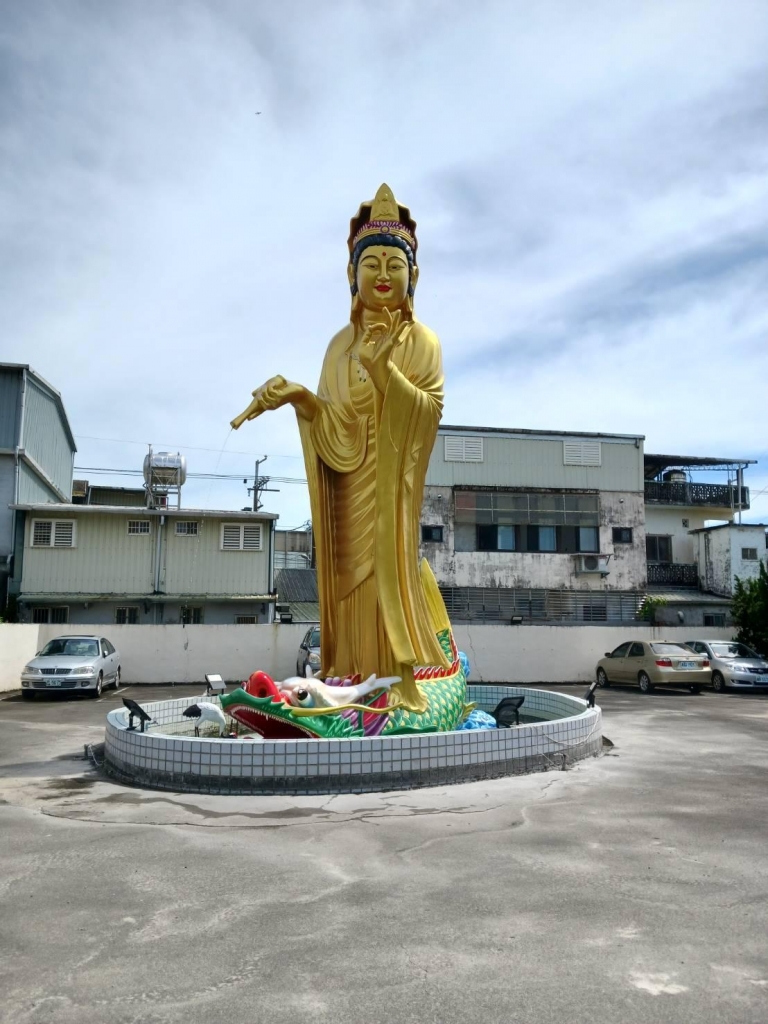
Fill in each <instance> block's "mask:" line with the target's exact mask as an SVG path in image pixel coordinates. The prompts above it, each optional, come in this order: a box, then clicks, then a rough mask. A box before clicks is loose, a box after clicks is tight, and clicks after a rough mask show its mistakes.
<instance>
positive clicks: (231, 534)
mask: <svg viewBox="0 0 768 1024" xmlns="http://www.w3.org/2000/svg"><path fill="white" fill-rule="evenodd" d="M221 550H222V551H261V523H223V524H222V527H221Z"/></svg>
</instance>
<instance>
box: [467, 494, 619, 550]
mask: <svg viewBox="0 0 768 1024" xmlns="http://www.w3.org/2000/svg"><path fill="white" fill-rule="evenodd" d="M454 507H455V520H456V526H455V531H454V547H455V550H456V551H543V552H546V551H549V552H565V553H568V552H578V551H598V550H599V543H598V541H599V537H598V523H599V519H600V512H599V503H598V495H596V494H586V493H579V492H570V493H557V494H556V493H535V492H532V493H519V492H513V491H456V492H455V495H454Z"/></svg>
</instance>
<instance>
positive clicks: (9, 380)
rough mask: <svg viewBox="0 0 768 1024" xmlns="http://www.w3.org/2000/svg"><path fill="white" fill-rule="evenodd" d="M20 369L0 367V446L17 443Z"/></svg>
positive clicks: (9, 445)
mask: <svg viewBox="0 0 768 1024" xmlns="http://www.w3.org/2000/svg"><path fill="white" fill-rule="evenodd" d="M21 381H22V371H21V370H11V369H8V368H2V367H0V448H15V447H16V445H17V444H18V437H17V432H18V429H19V406H20V404H21Z"/></svg>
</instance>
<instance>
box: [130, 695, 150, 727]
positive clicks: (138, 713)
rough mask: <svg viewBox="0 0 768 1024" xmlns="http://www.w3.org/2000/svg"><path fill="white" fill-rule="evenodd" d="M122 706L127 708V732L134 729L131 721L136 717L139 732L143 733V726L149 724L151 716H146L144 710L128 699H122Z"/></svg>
mask: <svg viewBox="0 0 768 1024" xmlns="http://www.w3.org/2000/svg"><path fill="white" fill-rule="evenodd" d="M123 704H124V705H125V706H126V707H127V708H128V731H129V732H130V731H131V730H132V729H135V728H136V726H135V725H134V724H133V719H134V717H136V718H138V720H139V721H140V722H141V731H142V732H144V724H145V723H146V722H151V721H152V716H151V715H148V714H147V712H146V711H145V710H144V708H143V707H141V705H139V704H137V703H136V701H135V700H131V698H130V697H123Z"/></svg>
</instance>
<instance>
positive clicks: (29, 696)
mask: <svg viewBox="0 0 768 1024" xmlns="http://www.w3.org/2000/svg"><path fill="white" fill-rule="evenodd" d="M21 699H22V700H34V699H35V691H34V690H22V691H21Z"/></svg>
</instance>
